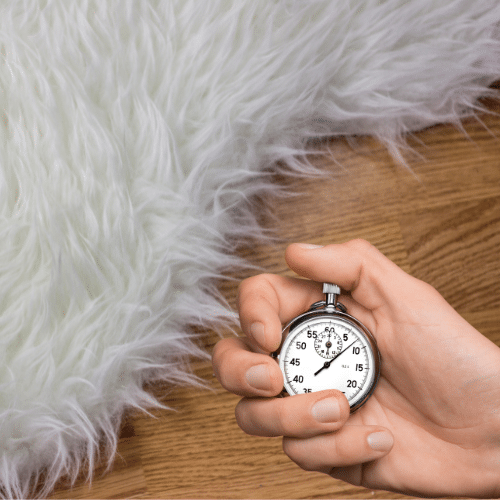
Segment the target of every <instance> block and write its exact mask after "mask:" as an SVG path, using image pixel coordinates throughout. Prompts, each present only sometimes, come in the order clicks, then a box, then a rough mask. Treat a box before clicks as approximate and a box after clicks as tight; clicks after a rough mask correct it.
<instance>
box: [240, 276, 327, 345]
mask: <svg viewBox="0 0 500 500" xmlns="http://www.w3.org/2000/svg"><path fill="white" fill-rule="evenodd" d="M323 297H324V296H323V294H322V290H321V284H320V283H314V282H311V281H307V280H302V279H297V278H285V277H283V276H277V275H272V274H261V275H259V276H253V277H251V278H248V279H246V280H244V281H243V282H242V283H241V284H240V288H239V293H238V309H239V314H240V323H241V328H242V329H243V332H244V333H245V334H246V335H247V337H249V338H250V339H252V340H253V341H254V342H255V343H256V344H257V345H258V346H260V347H262V349H264V350H265V351H267V352H274V351H276V350H277V349H278V347H279V346H280V344H281V340H282V339H281V331H282V324H283V323H287V322H288V321H290V320H291V319H293V318H294V317H295V316H297V315H298V314H300V313H302V312H304V311H306V310H307V309H308V308H309V306H310V305H311V304H312V303H313V302H316V301H318V300H321V299H322V298H323Z"/></svg>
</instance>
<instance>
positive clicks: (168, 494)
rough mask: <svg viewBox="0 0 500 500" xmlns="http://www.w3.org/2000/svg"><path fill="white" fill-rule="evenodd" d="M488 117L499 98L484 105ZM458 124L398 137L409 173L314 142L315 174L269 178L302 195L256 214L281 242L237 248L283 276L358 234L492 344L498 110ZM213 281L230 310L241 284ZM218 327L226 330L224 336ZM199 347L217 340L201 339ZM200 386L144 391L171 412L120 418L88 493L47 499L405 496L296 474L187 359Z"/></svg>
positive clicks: (378, 155)
mask: <svg viewBox="0 0 500 500" xmlns="http://www.w3.org/2000/svg"><path fill="white" fill-rule="evenodd" d="M488 106H489V108H490V109H491V110H492V111H495V112H497V113H500V105H498V104H495V103H492V102H490V103H488ZM465 131H466V132H467V134H468V137H467V136H466V135H464V133H463V132H461V131H459V130H456V129H455V128H454V127H452V126H447V125H443V126H436V127H433V128H431V129H428V130H425V131H422V132H420V133H418V134H416V135H415V136H414V138H412V139H410V143H411V145H412V146H413V147H414V148H415V151H416V152H417V153H418V155H420V157H417V156H412V157H410V156H408V157H407V159H408V164H409V166H410V167H411V171H409V170H408V169H405V168H404V167H401V166H397V165H395V164H394V162H393V161H392V160H391V158H390V156H389V154H388V153H387V151H386V150H385V149H384V148H383V147H382V146H381V145H380V144H378V143H377V142H376V141H374V140H372V139H369V138H359V139H358V140H357V142H356V145H355V146H354V149H353V148H352V147H351V146H349V145H347V143H346V142H345V141H344V140H341V139H337V140H332V141H329V142H328V143H325V144H324V147H325V149H326V148H327V147H328V148H330V150H331V152H332V154H333V157H334V158H335V161H334V160H333V159H332V158H330V159H327V158H322V157H317V158H315V159H314V162H315V163H316V165H319V166H321V167H322V168H323V169H324V170H325V171H326V172H328V176H327V177H326V179H322V180H297V179H294V180H290V179H288V180H286V179H278V180H281V181H282V182H284V183H285V185H286V186H287V187H288V188H290V189H292V190H293V191H294V192H296V193H301V194H300V196H297V197H295V198H288V199H281V200H280V199H268V200H265V203H266V205H267V206H269V207H271V208H272V212H273V213H274V214H275V215H276V216H277V220H276V221H274V222H273V221H272V220H271V219H269V218H265V217H264V218H263V223H265V224H266V225H267V226H268V227H270V228H274V230H275V234H276V235H277V236H279V237H280V241H279V242H277V243H274V244H268V245H254V246H252V247H251V248H247V249H245V250H243V251H242V252H241V255H242V256H244V257H245V258H247V259H248V260H249V261H250V262H252V263H254V264H257V265H259V266H262V267H263V268H264V269H265V270H266V271H267V272H273V273H278V274H283V275H292V274H291V273H290V271H289V270H287V268H286V264H285V262H284V259H283V253H284V250H285V247H286V246H287V245H288V244H289V243H291V242H296V241H302V242H310V243H317V244H327V243H331V242H343V241H346V240H349V239H351V238H358V237H360V238H365V239H367V240H369V241H371V242H372V243H373V244H374V245H376V246H377V247H378V248H379V249H380V250H381V251H382V252H383V253H385V254H386V255H387V256H388V257H389V258H391V259H392V260H394V261H395V262H396V263H397V264H399V265H400V266H401V267H403V268H404V269H405V270H406V271H407V272H409V273H411V274H413V275H415V276H417V277H418V278H421V279H423V280H425V281H427V282H429V283H431V284H432V285H434V286H435V287H436V288H437V289H438V290H439V291H440V292H441V293H442V294H443V295H444V297H445V298H446V299H447V300H448V301H449V302H450V303H451V304H452V305H453V306H454V307H455V308H456V309H457V310H458V311H459V312H460V313H461V314H462V315H463V316H464V317H465V318H466V319H467V320H468V321H469V322H471V323H472V324H473V325H474V326H475V327H476V328H477V329H479V330H480V331H481V332H482V333H483V334H484V335H486V336H488V337H489V338H490V339H492V340H494V341H495V342H496V343H497V344H498V345H500V327H499V326H498V325H499V324H500V306H499V297H500V258H499V249H500V117H499V116H494V115H481V121H479V120H474V119H471V120H468V121H466V122H465ZM250 274H252V273H249V272H246V273H235V274H234V275H233V277H234V278H237V280H236V281H230V280H228V281H227V282H224V283H221V285H220V286H221V289H222V290H223V292H224V294H225V296H226V297H227V299H228V301H229V303H230V304H232V305H233V306H234V303H235V291H236V287H237V284H238V281H239V280H240V279H243V278H245V277H246V276H248V275H250ZM227 335H231V334H230V333H229V332H228V333H227ZM202 341H203V343H204V344H205V345H206V347H207V349H208V350H209V351H210V350H211V349H212V348H213V345H214V344H215V342H216V341H217V337H216V335H215V334H212V333H207V335H206V336H204V337H203V339H202ZM193 366H194V370H195V372H196V373H197V374H198V375H199V376H200V377H202V378H203V379H205V380H206V381H207V382H208V385H209V386H210V387H211V388H212V391H209V390H206V391H203V390H198V389H191V388H176V389H174V390H170V391H169V390H168V389H167V388H166V387H161V386H156V387H153V388H152V392H153V393H154V394H155V395H157V396H160V397H162V398H163V401H164V402H165V403H166V404H168V405H171V406H172V407H174V408H175V409H176V412H171V411H155V412H153V413H154V416H155V418H152V417H150V416H147V415H140V414H139V415H138V414H135V415H130V416H129V418H128V419H127V420H126V421H125V422H124V425H123V430H122V433H121V438H120V442H119V447H118V452H119V456H118V457H117V458H116V461H115V464H114V466H113V469H112V470H111V471H110V472H108V473H107V474H105V475H103V472H104V471H103V469H98V470H97V476H96V478H95V480H94V482H93V485H92V487H91V488H90V489H89V487H88V486H87V485H85V484H84V483H79V484H77V485H76V486H75V488H74V489H73V490H69V489H66V488H65V487H64V485H61V486H60V487H59V488H58V489H57V490H56V492H55V493H54V494H53V497H54V498H64V497H73V498H84V497H85V498H122V497H128V498H339V497H341V498H403V497H402V496H401V495H398V494H391V493H387V492H380V491H379V492H373V491H370V490H365V489H363V488H356V487H352V486H350V485H348V484H345V483H342V482H340V481H336V480H332V479H331V478H329V477H328V476H325V475H322V474H319V473H310V472H305V471H302V470H301V469H299V468H298V467H297V466H296V465H295V464H293V463H292V462H290V461H289V460H288V458H287V457H286V456H285V455H284V454H283V453H282V451H281V441H280V439H279V438H257V437H251V436H247V435H245V434H244V433H243V432H242V431H241V430H240V429H239V428H238V426H237V425H236V422H235V419H234V407H235V405H236V403H237V401H238V398H237V397H236V396H233V395H231V394H228V393H226V392H225V391H224V390H223V389H222V388H221V387H220V386H219V384H218V383H217V381H216V380H215V379H214V377H213V374H212V368H211V364H210V362H209V361H206V362H205V361H203V362H200V361H198V362H194V363H193Z"/></svg>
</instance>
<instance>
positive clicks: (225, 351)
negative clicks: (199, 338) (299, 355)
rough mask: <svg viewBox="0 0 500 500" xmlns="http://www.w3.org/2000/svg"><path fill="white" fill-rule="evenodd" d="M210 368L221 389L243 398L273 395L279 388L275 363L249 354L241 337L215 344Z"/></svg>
mask: <svg viewBox="0 0 500 500" xmlns="http://www.w3.org/2000/svg"><path fill="white" fill-rule="evenodd" d="M212 366H213V369H214V374H215V376H216V377H217V380H218V381H219V382H220V384H221V385H222V387H224V389H226V390H228V391H230V392H232V393H234V394H238V395H239V396H246V397H255V396H261V397H272V396H277V395H278V394H279V393H280V392H281V391H282V389H283V375H282V373H281V370H280V368H279V366H278V363H276V361H275V360H274V359H272V358H271V357H270V356H268V355H267V354H261V353H257V352H252V348H251V344H250V343H249V342H248V341H247V340H246V339H243V338H228V339H223V340H221V341H219V342H218V343H217V345H216V346H215V348H214V351H213V354H212Z"/></svg>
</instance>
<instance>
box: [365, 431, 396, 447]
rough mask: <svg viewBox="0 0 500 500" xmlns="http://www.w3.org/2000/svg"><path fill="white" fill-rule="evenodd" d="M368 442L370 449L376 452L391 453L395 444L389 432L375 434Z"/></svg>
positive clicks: (371, 435)
mask: <svg viewBox="0 0 500 500" xmlns="http://www.w3.org/2000/svg"><path fill="white" fill-rule="evenodd" d="M367 440H368V445H369V446H370V448H371V449H372V450H375V451H389V450H390V449H391V448H392V445H393V444H394V439H393V437H392V434H390V433H389V432H387V431H378V432H373V433H372V434H370V435H369V436H368V438H367Z"/></svg>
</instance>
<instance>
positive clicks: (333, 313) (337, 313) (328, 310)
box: [272, 302, 381, 413]
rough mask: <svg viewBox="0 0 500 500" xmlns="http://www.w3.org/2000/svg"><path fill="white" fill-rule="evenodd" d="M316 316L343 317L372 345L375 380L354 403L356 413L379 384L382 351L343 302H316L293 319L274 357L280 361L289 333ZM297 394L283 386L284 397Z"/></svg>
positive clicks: (284, 330)
mask: <svg viewBox="0 0 500 500" xmlns="http://www.w3.org/2000/svg"><path fill="white" fill-rule="evenodd" d="M316 317H322V318H328V317H331V318H341V319H342V320H344V321H346V322H347V323H350V324H351V325H352V326H353V327H355V328H356V329H357V330H359V331H360V332H361V333H362V334H363V335H364V336H365V338H366V340H367V342H368V344H369V345H370V347H371V349H372V352H373V359H374V371H375V377H374V379H373V382H372V384H371V386H370V388H369V389H368V390H367V392H366V394H365V396H364V397H363V398H362V399H361V400H359V401H358V402H356V403H355V404H354V405H352V406H351V413H354V412H355V411H356V410H358V409H359V408H361V407H362V406H363V405H364V404H365V403H366V401H367V400H368V398H369V397H370V396H371V395H372V393H373V391H374V390H375V387H376V386H377V383H378V380H379V378H380V364H381V356H380V352H379V350H378V347H377V341H376V340H375V338H374V337H373V335H372V334H371V333H370V331H369V330H368V329H367V328H366V327H365V326H364V325H363V323H361V322H360V321H359V320H357V319H356V318H354V317H353V316H351V315H350V314H348V313H347V312H346V311H345V307H344V306H343V305H342V304H340V303H339V304H338V305H337V308H334V307H331V306H326V307H325V306H324V302H319V303H316V304H313V305H312V306H311V309H309V311H306V312H305V313H302V314H301V315H299V316H297V317H295V318H294V319H293V320H292V321H290V322H289V323H288V324H287V325H286V326H285V327H284V328H283V331H282V341H281V345H280V347H279V348H278V350H277V351H276V352H274V353H272V357H273V358H274V359H275V360H276V361H277V362H278V364H279V361H280V353H281V351H282V349H283V345H284V344H285V342H286V339H287V337H288V334H289V333H290V332H292V331H293V330H295V329H296V328H297V327H299V326H300V325H302V324H303V323H306V322H307V321H309V320H311V319H313V318H316ZM293 395H295V394H294V393H290V392H288V390H287V388H286V386H284V387H283V390H282V392H281V394H280V396H282V397H286V396H293Z"/></svg>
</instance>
